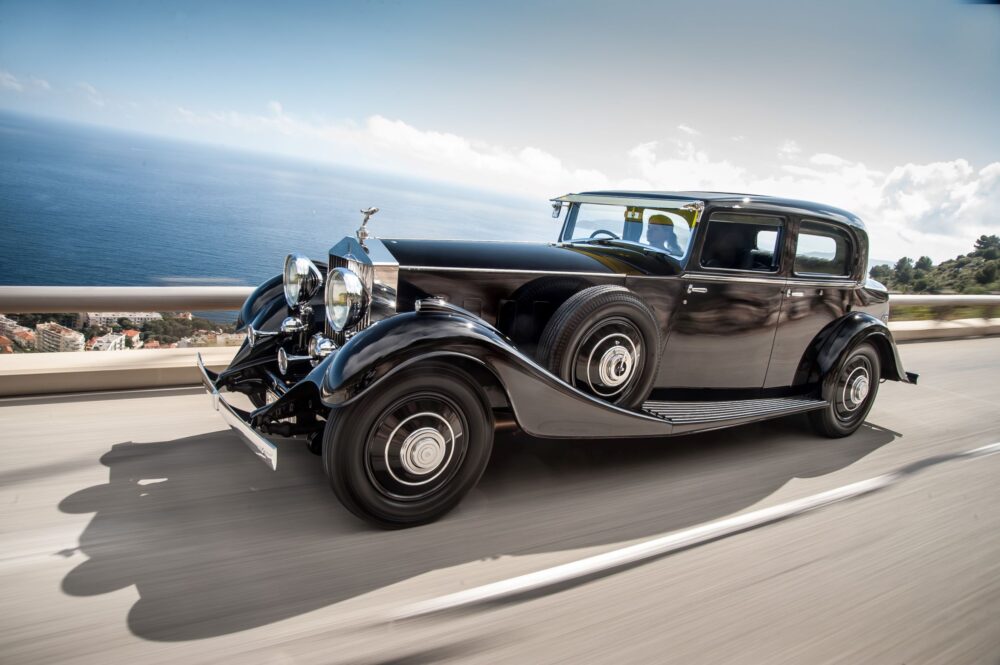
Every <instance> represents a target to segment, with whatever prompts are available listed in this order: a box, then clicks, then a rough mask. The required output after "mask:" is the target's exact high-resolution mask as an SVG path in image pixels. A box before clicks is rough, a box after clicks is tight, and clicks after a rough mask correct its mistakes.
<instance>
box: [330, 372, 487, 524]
mask: <svg viewBox="0 0 1000 665" xmlns="http://www.w3.org/2000/svg"><path fill="white" fill-rule="evenodd" d="M387 383H389V384H390V385H388V386H387V387H386V389H385V390H383V391H380V392H379V393H378V394H377V395H374V396H372V397H370V398H364V399H361V400H359V401H357V402H354V403H352V404H350V405H348V406H346V407H343V408H339V409H335V410H333V411H332V412H331V414H330V418H329V420H328V422H327V425H326V431H325V433H324V438H323V462H324V465H325V467H326V470H327V474H328V475H329V477H330V484H331V486H332V488H333V491H334V493H335V494H336V495H337V498H338V499H340V501H341V503H343V504H344V506H345V507H346V508H347V509H348V510H350V511H351V512H352V513H354V514H355V515H357V516H358V517H361V518H362V519H365V520H368V521H369V522H372V523H374V524H377V525H378V526H382V527H385V528H400V527H406V526H415V525H417V524H424V523H426V522H431V521H433V520H435V519H438V518H439V517H441V516H442V515H444V514H445V513H447V512H448V511H449V510H451V509H452V508H454V507H455V505H456V504H458V502H459V501H460V500H461V499H462V497H463V496H465V494H466V493H467V492H468V491H469V490H470V489H472V487H473V486H475V484H476V483H477V482H478V481H479V477H480V476H481V475H482V473H483V471H484V470H485V468H486V464H487V462H488V461H489V458H490V452H491V450H492V447H493V419H492V413H491V411H490V409H489V407H488V402H487V400H486V397H485V395H483V393H482V390H481V389H480V388H479V386H478V385H477V384H476V383H475V382H474V381H472V380H471V379H470V378H469V377H468V376H466V375H465V374H463V373H462V372H460V371H458V370H456V369H454V368H452V367H449V366H447V365H443V364H426V365H421V366H419V367H415V368H412V369H409V370H405V371H404V372H402V373H400V374H399V375H398V376H396V377H394V378H393V379H392V381H391V382H387Z"/></svg>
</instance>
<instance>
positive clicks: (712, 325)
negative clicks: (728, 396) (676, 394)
mask: <svg viewBox="0 0 1000 665" xmlns="http://www.w3.org/2000/svg"><path fill="white" fill-rule="evenodd" d="M706 224H707V225H706V227H705V228H704V229H702V231H701V239H700V242H699V247H698V248H697V249H696V252H695V254H694V255H693V256H692V257H691V259H690V261H689V262H688V264H687V268H686V270H685V272H684V273H683V275H682V276H681V277H682V292H681V296H682V300H681V303H680V305H679V306H678V307H676V308H675V310H674V312H673V315H672V317H671V321H670V331H669V336H668V339H667V344H666V348H665V351H664V357H663V361H662V363H661V365H660V376H659V380H658V383H657V385H658V386H660V387H664V388H760V387H761V386H763V384H764V379H765V376H766V374H767V365H768V359H769V358H770V355H771V347H772V345H773V342H774V332H775V328H776V327H777V322H778V315H779V312H780V309H781V299H782V293H783V290H784V286H785V278H784V276H783V274H782V266H781V263H782V262H781V256H782V247H783V246H784V237H785V229H786V219H785V218H784V217H782V216H778V215H773V214H766V213H755V212H752V211H740V212H734V211H728V210H726V211H718V212H713V213H711V215H710V216H709V217H708V221H707V223H706Z"/></svg>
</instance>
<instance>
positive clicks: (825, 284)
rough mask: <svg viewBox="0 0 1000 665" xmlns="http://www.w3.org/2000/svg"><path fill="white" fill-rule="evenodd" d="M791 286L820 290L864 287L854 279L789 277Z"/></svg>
mask: <svg viewBox="0 0 1000 665" xmlns="http://www.w3.org/2000/svg"><path fill="white" fill-rule="evenodd" d="M787 283H788V285H789V286H815V287H818V288H821V289H822V288H828V289H851V288H855V287H860V286H864V284H863V283H861V282H855V281H854V280H853V279H831V280H820V279H803V278H801V277H789V278H788V282H787Z"/></svg>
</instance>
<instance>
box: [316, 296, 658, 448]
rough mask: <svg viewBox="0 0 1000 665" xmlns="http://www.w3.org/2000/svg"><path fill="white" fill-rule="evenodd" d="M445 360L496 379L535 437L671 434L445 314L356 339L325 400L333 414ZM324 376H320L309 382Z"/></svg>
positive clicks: (406, 318)
mask: <svg viewBox="0 0 1000 665" xmlns="http://www.w3.org/2000/svg"><path fill="white" fill-rule="evenodd" d="M441 356H449V357H452V358H461V359H463V360H464V361H469V362H474V363H477V364H479V365H481V366H483V367H485V368H487V369H488V370H489V371H490V372H492V374H493V376H495V377H496V378H497V379H498V381H499V382H500V385H501V386H502V387H503V388H504V390H505V392H506V394H507V396H508V398H509V400H510V406H511V408H512V410H513V411H514V414H515V417H516V419H517V422H518V424H519V425H520V426H521V428H522V429H523V430H524V431H526V432H528V433H529V434H532V435H534V436H543V437H556V438H560V437H580V436H664V435H667V434H669V433H670V431H671V426H670V424H669V423H667V422H665V421H662V420H659V419H657V418H654V417H651V416H647V415H643V414H639V413H635V412H629V411H626V410H624V409H619V408H617V407H614V406H612V405H610V404H607V403H605V402H601V401H599V400H597V399H594V398H593V397H590V396H589V395H586V394H584V393H582V392H580V391H578V390H576V389H575V388H573V387H571V386H569V385H567V384H566V383H564V382H563V381H560V380H559V379H557V378H556V377H554V376H553V375H551V374H549V373H548V372H547V371H545V370H544V369H542V368H541V367H539V366H538V365H537V364H536V363H535V362H534V361H532V360H531V359H530V358H528V357H527V356H525V355H524V354H522V353H520V352H519V351H518V350H517V349H515V348H514V347H513V346H512V345H511V344H510V342H509V341H507V340H506V339H504V337H503V336H502V334H501V333H500V332H499V331H497V330H496V329H494V328H492V327H490V326H488V325H485V324H484V323H483V322H481V321H476V320H475V319H474V318H472V317H467V316H459V315H455V314H446V313H439V312H432V313H424V312H421V313H415V312H414V313H407V314H400V315H398V316H395V317H393V318H391V319H386V320H385V321H382V322H381V323H379V324H377V325H375V326H372V327H371V328H369V329H368V330H366V331H364V332H363V333H360V334H358V335H356V336H355V337H353V338H352V339H351V341H350V342H348V343H347V344H346V345H345V346H344V347H343V348H342V349H341V350H340V351H339V352H338V353H337V354H336V356H335V357H333V358H332V360H330V361H329V362H328V363H325V369H324V370H323V375H322V380H321V383H320V384H319V387H320V395H321V399H322V400H323V402H324V404H326V405H327V406H331V407H333V406H337V405H340V404H343V403H345V402H347V401H350V400H354V399H359V398H361V397H362V396H363V395H364V394H365V393H366V391H368V390H371V389H373V388H375V387H376V386H377V385H378V382H379V381H381V380H384V379H385V378H386V377H387V376H389V375H390V373H392V372H394V371H398V370H399V369H402V368H403V367H406V366H408V365H410V364H411V363H413V362H418V361H420V360H425V359H430V358H434V357H441ZM319 369H320V368H317V370H319ZM318 375H319V372H318V371H316V370H314V371H313V373H311V374H310V376H309V380H310V381H315V380H316V379H318V378H319V377H318ZM433 380H434V377H433V376H428V381H429V382H431V383H433Z"/></svg>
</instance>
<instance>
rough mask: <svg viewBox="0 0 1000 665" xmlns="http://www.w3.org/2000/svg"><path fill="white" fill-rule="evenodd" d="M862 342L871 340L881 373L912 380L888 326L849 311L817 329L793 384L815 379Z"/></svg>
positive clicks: (873, 318)
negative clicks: (821, 328)
mask: <svg viewBox="0 0 1000 665" xmlns="http://www.w3.org/2000/svg"><path fill="white" fill-rule="evenodd" d="M862 342H871V343H872V344H873V345H874V346H875V349H876V350H877V351H878V354H879V360H880V361H881V364H882V377H883V378H885V379H889V380H892V381H902V382H903V383H916V375H915V374H910V373H908V372H905V371H904V370H903V362H902V361H901V360H900V358H899V350H898V349H897V348H896V342H895V340H893V338H892V332H891V331H890V330H889V326H887V325H886V324H885V322H884V321H882V320H881V319H879V318H877V317H875V316H872V315H871V314H868V313H866V312H853V313H851V314H848V315H847V316H844V317H842V318H840V319H838V320H836V321H834V322H832V323H831V324H829V325H828V326H827V327H826V328H824V329H823V330H822V331H820V333H819V335H817V336H816V339H815V340H813V343H812V345H811V346H810V348H809V349H808V350H807V351H806V353H805V355H804V356H803V359H802V362H801V364H800V365H799V370H798V372H797V374H796V381H795V383H796V384H803V383H819V382H820V381H822V380H823V378H824V377H825V376H826V375H827V374H828V373H829V372H831V371H834V370H836V369H837V368H838V367H839V366H840V363H841V361H842V360H843V358H844V356H846V355H847V354H848V353H849V352H850V351H851V350H852V349H853V348H855V347H856V346H857V345H858V344H861V343H862Z"/></svg>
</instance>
